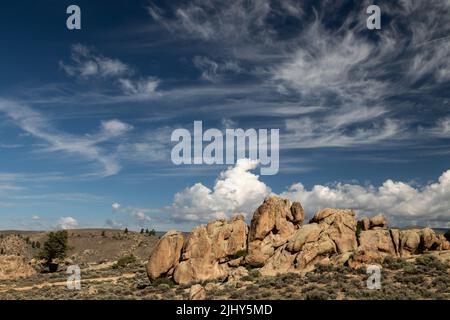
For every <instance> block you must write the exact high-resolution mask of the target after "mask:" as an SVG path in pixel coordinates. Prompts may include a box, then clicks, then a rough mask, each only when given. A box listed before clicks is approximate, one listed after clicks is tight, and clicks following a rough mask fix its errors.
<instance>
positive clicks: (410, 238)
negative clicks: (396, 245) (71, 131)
mask: <svg viewBox="0 0 450 320" xmlns="http://www.w3.org/2000/svg"><path fill="white" fill-rule="evenodd" d="M419 245H420V230H418V229H411V230H401V231H400V256H402V257H407V256H410V255H412V254H416V253H418V249H419Z"/></svg>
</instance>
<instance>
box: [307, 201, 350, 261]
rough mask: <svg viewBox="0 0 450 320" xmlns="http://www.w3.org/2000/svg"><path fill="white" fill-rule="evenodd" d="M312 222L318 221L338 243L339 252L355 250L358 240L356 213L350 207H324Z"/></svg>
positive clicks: (324, 230) (325, 231)
mask: <svg viewBox="0 0 450 320" xmlns="http://www.w3.org/2000/svg"><path fill="white" fill-rule="evenodd" d="M310 223H318V224H319V225H320V227H321V228H322V229H323V232H324V233H326V234H327V235H328V237H329V238H330V239H331V240H332V241H333V242H334V243H335V244H336V249H337V252H338V253H344V252H348V251H353V250H355V249H356V248H357V247H358V242H357V240H356V220H355V213H354V212H353V211H352V210H348V209H331V208H327V209H323V210H320V211H319V212H317V213H316V214H315V215H314V217H313V218H312V219H311V221H310Z"/></svg>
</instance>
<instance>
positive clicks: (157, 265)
mask: <svg viewBox="0 0 450 320" xmlns="http://www.w3.org/2000/svg"><path fill="white" fill-rule="evenodd" d="M183 244H184V235H183V233H182V232H179V231H173V230H172V231H169V232H167V233H166V234H165V235H164V236H163V237H162V238H161V239H160V240H159V242H158V244H157V245H156V247H155V249H154V250H153V251H152V253H151V254H150V257H149V259H148V263H147V275H148V277H149V279H150V280H155V279H157V278H159V277H161V276H163V275H166V274H167V275H170V274H171V273H173V270H174V268H175V267H176V266H177V265H178V262H179V261H180V257H181V250H182V249H183Z"/></svg>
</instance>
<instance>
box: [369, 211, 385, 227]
mask: <svg viewBox="0 0 450 320" xmlns="http://www.w3.org/2000/svg"><path fill="white" fill-rule="evenodd" d="M369 221H370V228H371V229H373V228H377V227H378V228H387V226H388V223H387V220H386V218H385V217H384V215H382V214H377V215H376V216H373V217H372V218H370V219H369Z"/></svg>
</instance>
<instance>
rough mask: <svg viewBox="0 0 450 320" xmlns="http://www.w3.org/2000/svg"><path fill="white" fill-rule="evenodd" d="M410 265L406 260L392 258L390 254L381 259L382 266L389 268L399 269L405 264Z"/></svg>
mask: <svg viewBox="0 0 450 320" xmlns="http://www.w3.org/2000/svg"><path fill="white" fill-rule="evenodd" d="M407 265H410V264H409V263H408V262H406V261H405V260H403V259H400V258H394V257H391V256H387V257H386V258H384V261H383V267H386V268H388V269H391V270H399V269H403V268H404V267H405V266H407Z"/></svg>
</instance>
